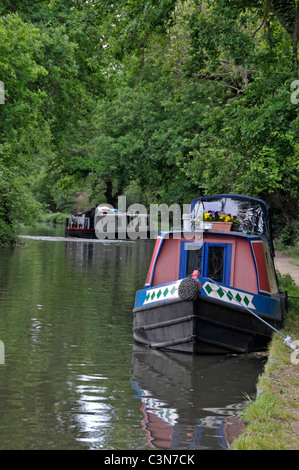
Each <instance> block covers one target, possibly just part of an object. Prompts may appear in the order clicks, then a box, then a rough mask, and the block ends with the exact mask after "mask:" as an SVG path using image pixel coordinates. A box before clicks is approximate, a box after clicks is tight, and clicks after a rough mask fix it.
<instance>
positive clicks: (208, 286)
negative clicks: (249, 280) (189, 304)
mask: <svg viewBox="0 0 299 470" xmlns="http://www.w3.org/2000/svg"><path fill="white" fill-rule="evenodd" d="M203 289H204V290H205V291H206V293H207V295H208V296H209V297H212V298H214V299H218V300H224V301H225V302H231V303H232V304H235V305H237V304H238V302H240V303H241V304H242V305H243V306H246V307H249V308H253V309H255V306H254V304H253V295H249V294H247V295H246V293H245V292H238V291H237V290H234V289H229V290H227V289H226V288H225V289H224V288H221V287H219V286H217V285H216V284H213V283H210V282H206V283H205V284H204V285H203Z"/></svg>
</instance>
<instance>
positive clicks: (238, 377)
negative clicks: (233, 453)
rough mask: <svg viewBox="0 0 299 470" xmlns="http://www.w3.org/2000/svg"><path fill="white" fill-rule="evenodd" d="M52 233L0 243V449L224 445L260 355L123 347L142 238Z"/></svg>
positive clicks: (144, 261) (140, 276)
mask: <svg viewBox="0 0 299 470" xmlns="http://www.w3.org/2000/svg"><path fill="white" fill-rule="evenodd" d="M59 230H60V232H61V228H59V229H57V231H55V232H53V233H51V232H50V229H49V228H48V227H46V228H45V231H41V232H40V235H39V234H38V232H37V228H36V229H34V230H31V231H30V232H29V233H28V234H27V235H26V239H25V238H23V239H22V243H21V244H20V245H19V246H16V247H14V248H5V249H4V248H3V249H0V340H2V341H3V343H4V344H5V364H4V365H1V366H0V448H1V449H76V450H79V449H83V450H85V449H98V450H100V449H105V450H111V449H117V450H123V449H124V450H132V449H133V450H135V449H136V450H139V449H143V450H150V449H152V448H163V449H164V448H165V449H167V448H186V447H187V448H198V449H201V448H210V449H211V448H213V449H218V448H224V447H225V446H226V445H227V442H229V440H230V438H231V434H232V431H235V430H237V428H238V426H237V425H235V424H233V423H234V422H235V420H236V415H237V411H238V409H239V408H240V407H241V406H242V404H243V402H244V395H243V392H246V393H248V394H249V395H250V394H253V395H254V394H255V383H256V380H257V376H258V374H259V373H260V371H261V370H262V367H263V366H262V362H258V361H257V362H255V361H249V360H247V359H245V358H243V359H242V358H237V357H236V358H230V359H228V358H226V359H225V358H217V359H216V358H208V357H204V358H200V357H191V356H184V355H180V354H178V355H175V354H173V355H171V354H167V353H159V352H158V351H153V350H148V349H144V348H142V347H137V346H136V347H135V346H133V335H132V309H133V305H134V296H135V292H136V290H138V289H140V288H141V287H142V285H143V283H144V279H145V277H146V273H147V269H148V265H149V260H150V257H151V253H152V245H151V242H150V243H148V242H147V241H141V242H135V243H134V242H131V241H129V242H128V241H123V242H120V241H117V242H104V241H98V242H97V241H95V242H94V241H92V242H91V241H88V242H86V241H82V240H80V241H78V240H76V241H75V240H72V241H70V240H65V239H62V237H61V233H60V232H59ZM23 235H25V233H23ZM28 236H29V237H30V238H27V237H28ZM39 236H42V237H45V238H44V239H37V238H36V237H39ZM132 383H133V386H134V390H132Z"/></svg>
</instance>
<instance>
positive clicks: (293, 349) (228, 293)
mask: <svg viewBox="0 0 299 470" xmlns="http://www.w3.org/2000/svg"><path fill="white" fill-rule="evenodd" d="M207 279H208V280H209V281H211V282H213V283H214V284H215V285H216V286H218V287H220V289H222V290H223V292H225V293H226V295H227V296H228V297H229V298H231V299H233V300H235V301H236V302H238V304H239V305H240V306H241V307H242V308H245V310H247V311H248V312H249V313H251V314H252V315H254V316H255V317H256V318H257V319H258V320H260V321H261V322H263V323H265V325H267V326H268V327H269V328H272V330H274V331H275V332H276V333H278V334H279V335H281V336H283V337H284V338H285V340H284V343H285V344H286V345H287V346H288V347H289V348H290V349H292V351H297V349H296V346H294V344H293V343H292V339H291V337H290V336H286V335H284V334H283V333H282V332H281V331H279V330H277V329H276V328H274V326H272V325H270V324H269V323H267V322H266V321H265V320H263V319H262V318H261V317H259V316H258V315H257V314H256V313H254V312H253V311H252V310H250V308H248V307H245V305H243V304H241V302H239V300H238V299H236V298H235V297H234V296H233V294H232V293H231V292H227V291H226V290H225V289H224V287H223V286H221V285H220V284H218V283H217V282H216V281H214V279H211V278H210V277H208V278H207Z"/></svg>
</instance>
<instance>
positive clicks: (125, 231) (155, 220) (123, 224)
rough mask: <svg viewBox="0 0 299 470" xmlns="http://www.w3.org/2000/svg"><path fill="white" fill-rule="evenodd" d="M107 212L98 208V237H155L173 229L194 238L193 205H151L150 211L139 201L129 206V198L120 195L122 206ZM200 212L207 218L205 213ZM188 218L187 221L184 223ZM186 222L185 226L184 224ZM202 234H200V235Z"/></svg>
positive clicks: (175, 233) (178, 234) (187, 237)
mask: <svg viewBox="0 0 299 470" xmlns="http://www.w3.org/2000/svg"><path fill="white" fill-rule="evenodd" d="M107 209H108V210H107V211H104V213H101V210H102V208H100V207H99V208H98V210H97V212H96V214H95V232H96V236H97V238H98V239H110V240H114V239H115V238H118V239H127V238H129V239H131V240H136V239H148V238H151V239H155V238H156V236H157V233H158V232H165V233H166V235H165V236H167V232H172V237H173V238H178V239H179V238H181V236H182V232H183V235H184V237H185V239H187V240H188V239H190V240H192V239H193V238H194V232H193V233H192V230H191V214H190V205H189V204H183V207H182V209H181V206H180V205H179V204H172V205H171V206H167V205H166V204H160V205H158V204H151V205H150V210H149V212H148V211H147V209H146V207H145V206H144V205H143V204H139V203H135V204H131V205H130V206H129V207H127V204H126V197H125V196H119V197H118V207H117V209H114V208H113V207H112V206H109V205H107ZM200 212H201V213H200V214H199V215H198V217H197V219H198V220H199V218H200V216H201V219H200V220H203V217H202V215H203V212H202V211H200ZM184 220H185V221H186V223H184ZM182 224H183V227H182ZM198 235H200V233H199V234H198Z"/></svg>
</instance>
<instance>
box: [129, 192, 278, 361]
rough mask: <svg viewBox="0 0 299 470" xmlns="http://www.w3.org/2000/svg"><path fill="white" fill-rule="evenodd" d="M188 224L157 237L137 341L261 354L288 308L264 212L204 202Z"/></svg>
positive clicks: (247, 204) (227, 201)
mask: <svg viewBox="0 0 299 470" xmlns="http://www.w3.org/2000/svg"><path fill="white" fill-rule="evenodd" d="M185 219H186V217H185ZM188 219H189V221H187V222H188V224H189V225H188V227H186V226H185V227H184V228H183V229H182V230H181V231H179V232H178V231H170V232H164V233H159V234H158V237H157V240H156V244H155V247H154V251H153V255H152V259H151V262H150V266H149V271H148V275H147V279H146V283H145V287H144V289H142V290H139V291H137V293H136V299H135V306H134V310H133V329H134V330H133V331H134V333H133V334H134V339H135V341H136V342H137V343H140V344H143V345H147V346H150V347H153V348H161V349H167V350H172V351H179V352H185V353H191V354H231V353H237V354H238V353H248V352H256V351H263V350H266V349H267V346H268V343H269V341H270V339H271V337H272V333H273V328H272V327H275V328H280V327H281V326H282V325H283V320H284V312H285V304H286V295H285V293H282V292H281V291H280V290H279V286H278V281H277V277H276V272H275V268H274V263H273V257H274V249H273V243H272V236H271V229H270V220H269V207H268V205H267V204H266V203H265V202H264V201H262V200H260V199H256V198H252V197H248V196H243V195H235V194H224V195H216V196H207V197H201V198H197V199H195V200H194V201H193V202H192V204H191V207H190V214H189V217H188ZM197 219H199V223H200V224H201V225H200V226H199V229H198V227H197ZM219 224H220V227H219V226H218V225H219ZM221 224H222V225H221Z"/></svg>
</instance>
